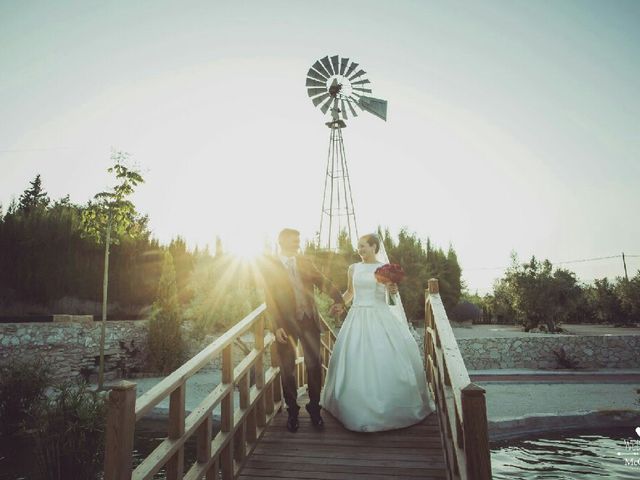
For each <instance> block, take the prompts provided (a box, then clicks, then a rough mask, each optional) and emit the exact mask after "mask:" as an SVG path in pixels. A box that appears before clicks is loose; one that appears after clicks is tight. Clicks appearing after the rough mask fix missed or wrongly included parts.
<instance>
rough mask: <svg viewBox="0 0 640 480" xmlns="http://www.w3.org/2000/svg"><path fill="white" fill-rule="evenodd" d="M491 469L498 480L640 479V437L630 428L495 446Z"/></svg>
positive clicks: (497, 444)
mask: <svg viewBox="0 0 640 480" xmlns="http://www.w3.org/2000/svg"><path fill="white" fill-rule="evenodd" d="M627 462H630V464H629V463H627ZM491 469H492V472H493V478H494V479H507V478H508V479H511V478H518V479H561V480H566V479H580V478H588V479H590V480H591V479H602V478H607V479H615V480H622V479H631V478H640V437H639V436H638V435H636V433H635V431H634V428H633V427H629V428H615V429H607V430H591V431H589V432H568V433H557V434H555V433H554V434H546V435H540V436H538V437H536V438H530V439H526V440H505V441H502V442H495V443H492V444H491Z"/></svg>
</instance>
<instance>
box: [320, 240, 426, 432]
mask: <svg viewBox="0 0 640 480" xmlns="http://www.w3.org/2000/svg"><path fill="white" fill-rule="evenodd" d="M381 247H382V251H381V252H380V250H381ZM358 254H359V255H360V257H361V258H362V262H361V263H354V264H353V265H351V266H350V267H349V271H348V276H349V284H348V285H349V286H348V288H347V291H346V292H345V293H344V295H343V298H344V301H345V304H347V303H349V302H350V301H351V300H353V304H352V306H351V309H350V310H349V313H348V314H347V317H346V319H345V321H344V323H343V325H342V328H341V329H340V332H339V333H338V337H337V339H336V343H335V345H334V349H333V353H332V355H331V359H330V360H329V370H328V372H327V376H326V379H325V384H324V389H323V391H322V396H321V400H320V403H321V405H322V406H323V408H324V409H326V410H327V411H328V412H330V413H331V414H332V415H333V416H334V417H335V418H337V419H338V420H340V421H341V422H342V424H343V425H344V426H345V427H346V428H348V429H349V430H354V431H358V432H375V431H381V430H391V429H394V428H402V427H407V426H409V425H413V424H415V423H418V422H420V421H421V420H422V419H424V418H425V417H426V416H427V415H428V414H429V413H431V412H433V411H434V410H435V405H434V403H433V401H432V400H431V399H430V398H429V393H428V389H427V384H426V378H425V371H424V367H423V364H422V360H421V356H420V351H419V350H418V345H417V344H416V341H415V339H414V338H413V336H412V334H411V331H410V330H409V327H408V325H407V320H406V317H405V316H404V310H403V309H402V304H401V303H400V304H399V305H396V306H393V307H392V306H390V305H388V304H387V301H386V291H385V290H386V287H385V286H384V285H382V284H380V283H378V282H377V281H376V278H375V275H374V272H375V270H376V269H377V268H378V267H380V266H381V265H382V264H383V262H382V261H384V262H385V263H386V261H387V258H386V253H385V252H384V245H382V244H381V242H380V239H379V238H378V236H377V235H374V234H369V235H365V236H363V237H362V238H360V240H359V241H358ZM376 254H378V255H377V256H376ZM380 260H382V261H380ZM388 288H389V291H390V293H394V292H395V291H397V286H396V285H395V284H390V285H389V286H388ZM396 303H399V302H396Z"/></svg>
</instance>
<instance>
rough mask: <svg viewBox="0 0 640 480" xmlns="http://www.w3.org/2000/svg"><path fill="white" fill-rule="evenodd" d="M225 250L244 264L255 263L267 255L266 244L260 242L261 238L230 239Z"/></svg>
mask: <svg viewBox="0 0 640 480" xmlns="http://www.w3.org/2000/svg"><path fill="white" fill-rule="evenodd" d="M224 249H225V252H226V253H229V254H230V255H233V256H234V257H236V258H238V260H241V261H244V262H252V261H255V260H256V259H257V258H258V257H260V256H261V255H263V254H264V253H265V248H264V244H263V243H262V242H261V241H260V238H251V237H249V236H247V237H236V238H233V239H230V240H229V241H228V242H226V244H225V245H224Z"/></svg>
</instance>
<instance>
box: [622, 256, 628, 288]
mask: <svg viewBox="0 0 640 480" xmlns="http://www.w3.org/2000/svg"><path fill="white" fill-rule="evenodd" d="M622 265H624V278H625V280H626V281H627V282H628V281H629V275H627V261H626V260H625V259H624V252H622Z"/></svg>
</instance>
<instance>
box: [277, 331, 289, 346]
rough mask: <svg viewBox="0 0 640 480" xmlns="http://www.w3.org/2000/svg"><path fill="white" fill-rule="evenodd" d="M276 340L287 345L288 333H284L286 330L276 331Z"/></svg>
mask: <svg viewBox="0 0 640 480" xmlns="http://www.w3.org/2000/svg"><path fill="white" fill-rule="evenodd" d="M276 340H277V342H278V343H287V332H285V331H284V328H279V329H277V330H276Z"/></svg>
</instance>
